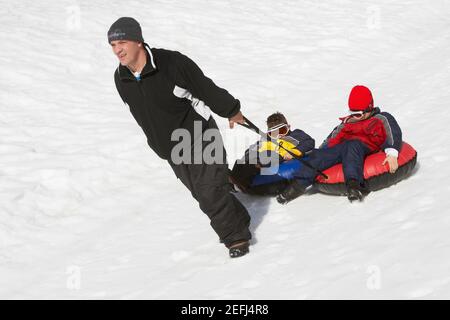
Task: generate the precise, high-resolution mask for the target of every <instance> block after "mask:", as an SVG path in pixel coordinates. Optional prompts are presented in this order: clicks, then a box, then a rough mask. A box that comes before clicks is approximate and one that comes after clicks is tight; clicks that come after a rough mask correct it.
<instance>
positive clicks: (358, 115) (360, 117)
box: [350, 112, 371, 122]
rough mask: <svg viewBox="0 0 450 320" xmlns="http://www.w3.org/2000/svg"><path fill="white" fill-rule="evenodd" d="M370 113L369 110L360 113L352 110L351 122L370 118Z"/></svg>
mask: <svg viewBox="0 0 450 320" xmlns="http://www.w3.org/2000/svg"><path fill="white" fill-rule="evenodd" d="M370 115H371V112H361V113H357V112H354V113H352V114H351V115H350V116H351V119H352V122H358V121H363V120H366V119H368V118H370Z"/></svg>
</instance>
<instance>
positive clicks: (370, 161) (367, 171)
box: [316, 142, 417, 184]
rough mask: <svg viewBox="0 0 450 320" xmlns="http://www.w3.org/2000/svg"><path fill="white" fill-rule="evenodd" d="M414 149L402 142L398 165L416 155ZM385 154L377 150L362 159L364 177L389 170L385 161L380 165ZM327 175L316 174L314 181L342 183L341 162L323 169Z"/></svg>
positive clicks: (405, 162)
mask: <svg viewBox="0 0 450 320" xmlns="http://www.w3.org/2000/svg"><path fill="white" fill-rule="evenodd" d="M416 154H417V152H416V150H415V149H414V148H413V147H412V146H411V145H409V144H408V143H406V142H403V144H402V148H401V150H400V153H399V155H398V166H399V167H402V166H403V165H405V164H407V163H408V162H410V161H412V160H413V159H415V157H416ZM385 158H386V154H385V153H384V152H383V151H379V152H376V153H373V154H371V155H369V156H367V158H366V160H365V161H364V179H365V180H369V179H370V178H373V177H376V176H379V175H382V174H385V173H387V172H389V165H388V164H387V163H386V164H385V165H382V163H383V161H384V159H385ZM323 173H325V174H326V175H327V176H328V179H325V178H323V177H322V176H318V177H317V178H316V183H319V184H337V183H344V172H343V171H342V164H341V163H339V164H337V165H334V166H332V167H331V168H328V169H326V170H324V171H323Z"/></svg>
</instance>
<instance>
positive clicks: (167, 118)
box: [108, 17, 251, 258]
mask: <svg viewBox="0 0 450 320" xmlns="http://www.w3.org/2000/svg"><path fill="white" fill-rule="evenodd" d="M108 42H109V43H110V45H111V47H112V49H113V52H114V54H115V55H116V56H117V57H118V59H119V61H120V65H119V67H118V68H117V69H116V71H115V73H114V81H115V84H116V88H117V91H118V92H119V94H120V97H121V98H122V100H123V102H124V103H125V104H127V105H128V106H129V108H130V111H131V113H132V115H133V116H134V118H135V119H136V121H137V123H138V124H139V126H140V127H141V128H142V130H143V131H144V133H145V135H146V136H147V142H148V144H149V146H150V147H151V148H152V149H153V150H154V151H155V152H156V154H157V155H158V156H159V157H160V158H162V159H165V160H167V161H168V162H169V164H170V166H171V167H172V169H173V171H174V173H175V175H176V176H177V177H178V178H179V179H180V180H181V181H182V182H183V184H184V185H185V186H186V187H187V188H188V189H189V190H190V191H191V193H192V196H193V197H194V198H195V199H196V200H197V201H198V203H199V206H200V208H201V210H202V211H203V212H204V213H205V214H206V215H207V216H208V217H209V218H210V221H211V226H212V228H213V229H214V231H215V232H216V233H217V234H218V236H219V238H220V241H221V242H222V243H224V244H225V246H226V247H227V248H228V249H229V253H230V257H232V258H234V257H239V256H242V255H244V254H246V253H248V252H249V240H250V239H251V233H250V231H249V224H250V216H249V214H248V212H247V210H246V209H245V207H244V206H243V205H242V204H241V203H240V202H239V201H238V200H237V199H236V198H235V197H234V195H232V194H231V193H230V190H231V188H230V185H229V183H228V165H227V164H226V160H225V159H226V155H225V149H224V147H223V141H222V139H221V136H220V133H218V128H217V125H216V123H215V121H214V119H213V118H212V116H211V111H212V112H214V113H216V114H218V115H219V116H221V117H225V118H228V119H229V123H230V128H233V126H234V124H235V123H243V122H244V119H243V115H242V113H241V112H240V103H239V100H237V99H235V98H233V96H232V95H230V94H229V93H228V92H227V91H226V90H224V89H222V88H219V87H218V86H216V85H215V84H214V82H213V81H212V80H211V79H209V78H207V77H206V76H205V75H204V74H203V72H202V71H201V70H200V68H199V67H198V66H197V65H196V64H195V63H194V62H193V61H192V60H191V59H189V58H188V57H186V56H185V55H183V54H181V53H179V52H176V51H169V50H164V49H155V48H150V47H149V46H148V44H146V43H145V42H144V39H143V37H142V31H141V28H140V25H139V23H138V22H137V21H136V20H135V19H133V18H128V17H122V18H120V19H118V20H117V21H116V22H114V23H113V24H112V26H111V28H110V29H109V31H108ZM211 130H212V131H214V132H215V134H213V136H214V138H215V139H214V140H213V142H211V143H207V141H205V140H208V139H204V135H205V133H206V132H208V131H211ZM184 133H186V134H187V135H188V136H189V141H188V142H189V143H188V145H187V147H186V141H182V142H184V145H183V144H182V143H180V142H179V141H177V137H178V138H180V137H185V135H183V134H184ZM180 145H182V146H184V148H181V150H180V149H179V146H180ZM210 145H214V148H213V150H214V152H211V157H212V160H213V161H211V159H205V154H206V153H205V150H206V149H208V148H209V149H211V148H210ZM175 150H176V151H177V152H175ZM211 157H209V158H211Z"/></svg>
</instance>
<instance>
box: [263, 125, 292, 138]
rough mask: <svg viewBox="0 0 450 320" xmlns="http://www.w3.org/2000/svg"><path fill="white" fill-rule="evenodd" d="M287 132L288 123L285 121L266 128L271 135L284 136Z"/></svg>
mask: <svg viewBox="0 0 450 320" xmlns="http://www.w3.org/2000/svg"><path fill="white" fill-rule="evenodd" d="M288 132H289V125H288V124H287V123H282V124H278V125H276V126H273V127H271V128H269V129H268V130H267V133H268V134H269V135H270V136H271V137H280V136H285V135H287V133H288Z"/></svg>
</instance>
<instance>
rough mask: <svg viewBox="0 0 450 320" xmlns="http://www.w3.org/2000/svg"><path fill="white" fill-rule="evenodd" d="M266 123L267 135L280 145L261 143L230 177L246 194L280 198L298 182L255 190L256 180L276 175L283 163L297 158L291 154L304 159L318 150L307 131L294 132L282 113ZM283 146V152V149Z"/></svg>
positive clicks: (242, 160)
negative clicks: (278, 196)
mask: <svg viewBox="0 0 450 320" xmlns="http://www.w3.org/2000/svg"><path fill="white" fill-rule="evenodd" d="M266 122H267V133H268V134H269V135H270V137H271V138H272V139H274V141H275V140H276V143H275V142H272V141H269V140H267V139H261V140H259V141H258V142H256V143H255V144H253V145H251V146H250V147H249V148H248V149H247V150H246V151H245V155H244V157H243V158H242V159H240V160H238V161H236V163H235V165H234V166H233V170H232V171H231V173H230V180H231V182H232V183H233V184H235V185H237V186H238V187H239V189H241V190H242V191H243V192H247V193H257V194H266V195H270V194H274V195H278V194H279V193H280V192H282V191H284V190H286V189H289V188H290V185H291V184H292V183H295V182H294V181H283V182H282V183H277V184H272V185H265V186H258V187H255V186H252V182H253V179H254V177H255V176H256V175H271V174H273V173H275V172H276V171H277V168H278V166H279V165H280V164H281V163H283V162H285V161H289V160H292V159H293V158H294V157H293V156H292V155H291V154H290V153H289V152H291V153H292V154H294V155H296V156H299V157H301V156H303V155H304V154H305V153H307V152H309V151H311V150H312V149H314V146H315V141H314V139H313V138H311V137H310V136H309V135H308V134H306V133H305V132H304V131H303V130H300V129H294V130H291V126H290V124H289V123H288V121H287V119H286V117H285V116H284V115H283V114H282V113H280V112H276V113H273V114H271V115H270V116H269V117H268V118H267V121H266ZM279 145H281V146H282V147H283V148H280V147H279ZM285 149H287V150H289V152H287V151H286V150H285Z"/></svg>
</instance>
